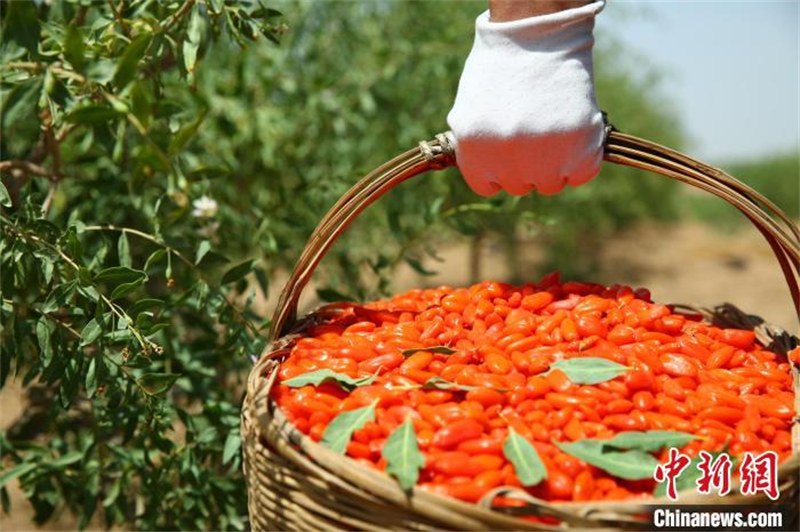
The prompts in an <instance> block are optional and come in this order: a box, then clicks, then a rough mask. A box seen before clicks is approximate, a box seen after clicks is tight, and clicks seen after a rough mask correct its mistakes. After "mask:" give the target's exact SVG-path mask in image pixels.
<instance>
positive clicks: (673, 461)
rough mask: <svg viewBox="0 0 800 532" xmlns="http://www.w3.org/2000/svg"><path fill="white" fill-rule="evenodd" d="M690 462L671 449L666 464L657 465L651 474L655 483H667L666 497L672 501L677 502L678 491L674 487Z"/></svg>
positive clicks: (689, 459)
mask: <svg viewBox="0 0 800 532" xmlns="http://www.w3.org/2000/svg"><path fill="white" fill-rule="evenodd" d="M691 461H692V459H691V458H689V457H688V456H687V455H685V454H682V453H681V452H680V451H678V449H676V448H674V447H673V448H671V449H670V450H669V460H667V463H666V464H658V466H657V467H656V470H655V472H654V473H653V478H655V479H656V482H659V483H661V482H664V480H666V481H667V497H669V498H670V499H672V500H673V501H676V500H678V490H677V487H676V483H677V481H678V477H679V476H680V474H681V473H683V470H684V469H686V468H687V467H688V466H689V463H690V462H691Z"/></svg>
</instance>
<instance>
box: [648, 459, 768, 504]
mask: <svg viewBox="0 0 800 532" xmlns="http://www.w3.org/2000/svg"><path fill="white" fill-rule="evenodd" d="M698 458H699V461H697V463H696V467H697V470H698V471H699V472H700V476H699V478H698V479H697V480H696V481H695V485H696V486H697V491H698V492H699V493H702V494H709V493H711V491H712V490H716V491H717V493H718V494H719V495H720V496H723V495H727V494H728V493H730V491H731V469H732V467H733V462H732V461H731V458H730V456H728V455H727V454H725V453H723V454H720V455H718V456H717V457H716V458H715V457H714V456H713V455H712V454H711V453H708V452H706V451H700V453H699V454H698ZM691 462H692V460H691V458H690V457H689V456H688V455H685V454H683V453H681V452H680V451H678V449H675V448H671V449H670V450H669V458H668V459H667V461H666V462H665V463H663V464H658V466H656V469H655V472H654V473H653V478H654V479H655V480H656V482H658V483H663V482H666V483H667V486H666V493H667V497H669V498H670V499H671V500H673V501H676V500H678V487H677V486H678V477H680V475H681V473H683V472H684V470H686V468H687V467H689V465H690V464H691ZM739 477H740V479H741V486H740V487H739V491H740V492H741V494H742V495H755V494H756V493H764V494H766V495H767V496H768V497H769V498H770V499H772V500H773V501H774V500H776V499H777V498H778V496H779V495H780V490H779V488H778V455H777V454H776V453H775V452H774V451H767V452H764V453H761V454H759V455H754V454H753V453H752V452H746V453H744V455H742V461H741V463H740V464H739Z"/></svg>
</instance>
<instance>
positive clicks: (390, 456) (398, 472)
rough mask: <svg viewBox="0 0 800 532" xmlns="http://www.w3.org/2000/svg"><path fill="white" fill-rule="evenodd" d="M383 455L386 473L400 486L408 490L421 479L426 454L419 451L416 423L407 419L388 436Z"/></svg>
mask: <svg viewBox="0 0 800 532" xmlns="http://www.w3.org/2000/svg"><path fill="white" fill-rule="evenodd" d="M381 455H382V456H383V457H384V458H385V459H386V473H387V474H389V475H391V476H393V477H395V478H396V479H397V482H398V483H399V484H400V487H401V488H403V489H404V490H406V491H408V490H410V489H411V488H413V487H414V485H415V484H416V483H417V480H419V471H420V469H422V468H423V467H425V456H423V454H422V453H421V452H420V451H419V444H418V443H417V434H416V432H414V423H413V422H412V421H411V419H406V420H405V421H404V422H403V424H402V425H400V426H399V427H397V428H396V429H395V430H393V431H392V433H391V434H389V437H388V438H386V442H385V443H384V444H383V449H382V450H381Z"/></svg>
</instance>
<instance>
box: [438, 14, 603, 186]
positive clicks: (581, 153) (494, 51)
mask: <svg viewBox="0 0 800 532" xmlns="http://www.w3.org/2000/svg"><path fill="white" fill-rule="evenodd" d="M604 5H605V1H604V0H597V1H594V2H592V3H589V4H586V5H583V6H580V7H575V8H572V9H567V10H564V11H559V12H556V13H551V14H547V15H540V16H536V17H530V18H526V19H521V20H514V21H510V22H491V21H490V20H489V12H488V11H487V12H485V13H483V14H481V15H480V16H479V17H478V19H477V21H476V24H475V44H474V45H473V47H472V51H471V52H470V54H469V57H468V58H467V61H466V64H465V65H464V72H463V73H462V74H461V80H460V82H459V85H458V94H457V95H456V101H455V104H454V105H453V109H452V110H451V111H450V113H449V114H448V116H447V122H448V124H449V125H450V129H451V130H452V131H453V135H454V136H455V139H456V160H457V162H458V166H459V168H460V169H461V173H462V174H463V176H464V179H466V181H467V183H468V184H469V186H470V187H472V189H473V190H474V191H475V192H477V193H478V194H481V195H484V196H489V195H492V194H494V193H496V192H497V191H499V190H500V189H504V190H506V191H507V192H508V193H510V194H516V195H520V194H527V193H528V192H530V191H532V190H535V191H537V192H539V193H541V194H555V193H557V192H559V191H560V190H561V189H562V188H564V185H565V184H567V183H569V184H570V185H572V186H578V185H581V184H583V183H586V182H587V181H589V180H590V179H592V178H593V177H594V176H595V175H597V173H598V171H599V170H600V161H601V159H602V155H603V150H602V143H603V137H604V125H603V118H602V115H601V113H600V111H599V109H598V107H597V102H596V101H595V97H594V80H593V66H592V45H593V44H594V38H593V36H592V30H593V28H594V17H595V15H596V14H597V13H599V12H600V11H601V10H602V9H603V7H604Z"/></svg>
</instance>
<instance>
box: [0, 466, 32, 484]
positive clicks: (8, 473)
mask: <svg viewBox="0 0 800 532" xmlns="http://www.w3.org/2000/svg"><path fill="white" fill-rule="evenodd" d="M37 467H39V464H35V463H31V462H23V463H21V464H17V465H15V466H14V467H12V468H10V469H6V470H5V471H3V472H2V473H0V486H5V485H6V484H7V483H8V482H11V481H12V480H14V479H15V478H19V477H21V476H22V475H24V474H26V473H30V472H31V471H33V470H34V469H36V468H37Z"/></svg>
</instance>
